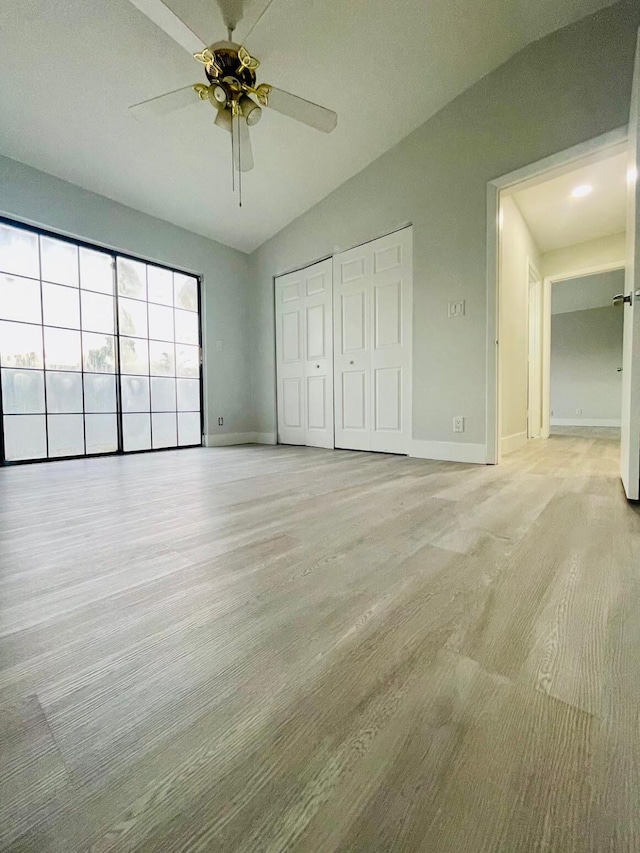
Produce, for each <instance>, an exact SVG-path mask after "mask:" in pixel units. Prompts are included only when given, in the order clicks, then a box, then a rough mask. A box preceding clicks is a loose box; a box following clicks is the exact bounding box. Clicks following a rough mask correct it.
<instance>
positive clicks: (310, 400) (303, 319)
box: [276, 259, 333, 447]
mask: <svg viewBox="0 0 640 853" xmlns="http://www.w3.org/2000/svg"><path fill="white" fill-rule="evenodd" d="M331 276H332V265H331V260H330V259H329V260H326V261H320V262H319V263H317V264H313V266H310V267H307V268H306V269H303V270H299V271H297V272H293V273H288V274H287V275H282V276H280V277H279V278H277V279H276V362H277V383H278V388H277V394H278V441H279V442H280V443H281V444H304V445H309V446H311V447H333V360H332V355H333V330H332V321H331V310H332V280H331Z"/></svg>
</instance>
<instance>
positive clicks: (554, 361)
mask: <svg viewBox="0 0 640 853" xmlns="http://www.w3.org/2000/svg"><path fill="white" fill-rule="evenodd" d="M554 286H555V285H554ZM623 320H624V315H623V311H622V308H619V307H618V308H616V307H613V306H608V307H606V308H590V309H587V310H584V311H571V312H562V313H559V314H554V315H553V316H552V318H551V411H552V412H553V414H552V416H551V423H552V424H553V423H554V421H556V420H557V419H563V420H572V421H575V422H576V423H579V422H580V421H581V420H593V419H595V420H614V421H619V420H620V411H621V400H622V377H621V374H620V373H618V372H617V369H618V368H619V367H621V366H622V326H623ZM577 409H581V410H582V413H581V414H578V413H577V411H576V410H577Z"/></svg>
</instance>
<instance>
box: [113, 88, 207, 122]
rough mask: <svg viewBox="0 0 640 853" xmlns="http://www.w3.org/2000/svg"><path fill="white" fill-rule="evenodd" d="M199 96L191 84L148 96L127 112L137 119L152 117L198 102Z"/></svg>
mask: <svg viewBox="0 0 640 853" xmlns="http://www.w3.org/2000/svg"><path fill="white" fill-rule="evenodd" d="M200 100H201V99H200V96H199V95H198V94H197V92H195V90H194V88H193V86H185V87H184V89H176V90H175V92H167V94H166V95H159V96H158V97H157V98H150V99H149V100H148V101H142V102H141V103H139V104H134V105H133V106H132V107H129V112H130V113H131V115H132V116H134V118H137V119H142V120H145V119H152V118H159V117H160V116H163V115H166V114H167V113H172V112H173V111H174V110H181V109H183V108H184V107H188V106H191V105H192V104H197V103H199V102H200Z"/></svg>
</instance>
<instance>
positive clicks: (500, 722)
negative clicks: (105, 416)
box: [0, 435, 640, 853]
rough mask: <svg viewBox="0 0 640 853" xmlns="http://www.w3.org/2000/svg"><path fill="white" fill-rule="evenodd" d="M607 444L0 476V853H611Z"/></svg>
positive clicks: (624, 672) (625, 615) (635, 780)
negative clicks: (490, 457) (447, 459)
mask: <svg viewBox="0 0 640 853" xmlns="http://www.w3.org/2000/svg"><path fill="white" fill-rule="evenodd" d="M617 453H618V445H617V443H616V442H615V441H611V440H607V439H606V438H604V439H601V438H593V437H589V436H584V437H580V436H578V437H576V436H563V435H558V436H554V437H552V438H551V439H550V440H549V441H547V442H542V441H537V442H532V443H531V444H529V445H528V446H527V447H525V448H524V449H523V450H521V451H519V452H518V453H516V454H512V455H511V456H509V457H507V458H506V459H505V461H504V464H503V465H501V466H500V467H498V468H494V467H485V466H470V465H459V464H452V463H442V462H429V461H423V460H416V459H406V458H401V457H391V456H385V455H379V454H366V453H352V452H344V451H342V452H333V451H326V450H315V449H296V448H286V447H244V448H221V449H209V450H207V449H197V450H188V451H182V452H168V453H160V454H149V455H140V456H135V457H124V458H105V459H94V460H85V461H72V462H58V463H53V464H46V465H32V466H22V467H15V468H11V469H4V470H0V560H1V569H0V738H1V757H0V786H1V789H0V848H2V849H9V850H14V851H27V850H29V851H65V853H72V851H78V850H92V851H100V853H102V851H110V850H113V851H126V850H134V849H135V850H156V851H222V852H223V853H226V851H243V853H244V851H269V853H274V852H275V851H310V853H320V851H362V853H376V852H377V851H428V853H440V851H443V853H444V851H446V852H447V853H480V851H482V853H485V851H505V853H517V851H554V853H571V852H572V851H593V853H612V851H628V853H632V851H635V853H637V851H638V850H640V512H639V511H638V509H637V508H635V507H633V506H630V505H628V504H627V503H626V501H625V499H624V497H623V493H622V489H621V486H620V483H619V480H618V476H617Z"/></svg>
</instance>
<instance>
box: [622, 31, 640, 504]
mask: <svg viewBox="0 0 640 853" xmlns="http://www.w3.org/2000/svg"><path fill="white" fill-rule="evenodd" d="M628 144H629V161H628V166H629V168H628V196H627V271H626V277H625V292H624V293H623V294H620V297H616V300H617V301H620V302H622V305H623V309H624V343H623V352H622V367H623V370H622V442H621V459H620V473H621V476H622V482H623V485H624V490H625V492H626V495H627V497H628V498H629V500H638V499H639V498H640V307H639V306H638V302H640V179H639V178H638V170H639V169H640V33H639V34H638V41H637V48H636V62H635V70H634V74H633V91H632V93H631V114H630V117H629V143H628Z"/></svg>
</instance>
